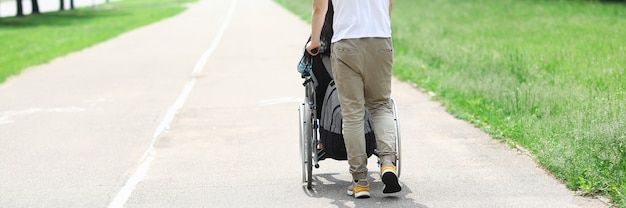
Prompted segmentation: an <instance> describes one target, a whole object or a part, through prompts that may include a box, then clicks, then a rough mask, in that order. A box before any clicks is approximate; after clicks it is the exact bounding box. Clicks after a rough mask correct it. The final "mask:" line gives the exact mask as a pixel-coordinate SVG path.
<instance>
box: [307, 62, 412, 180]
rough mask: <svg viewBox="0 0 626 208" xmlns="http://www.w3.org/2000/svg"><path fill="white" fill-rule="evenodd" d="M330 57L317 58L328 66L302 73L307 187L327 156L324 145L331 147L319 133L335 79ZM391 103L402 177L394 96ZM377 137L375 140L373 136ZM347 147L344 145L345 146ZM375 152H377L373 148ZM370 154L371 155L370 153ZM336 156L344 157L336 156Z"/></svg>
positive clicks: (397, 168) (398, 165) (398, 124)
mask: <svg viewBox="0 0 626 208" xmlns="http://www.w3.org/2000/svg"><path fill="white" fill-rule="evenodd" d="M329 59H330V58H329V57H319V58H314V60H313V61H314V64H321V65H322V66H325V67H313V68H312V70H311V71H310V72H304V73H302V74H301V75H302V78H303V79H304V82H303V86H304V91H305V93H304V95H305V97H304V101H303V102H302V103H301V104H300V106H299V107H298V111H299V122H300V156H301V162H302V182H303V183H306V187H307V188H308V189H311V186H312V182H313V167H315V168H319V167H320V166H319V161H321V160H324V159H326V157H325V156H324V149H325V148H329V147H328V146H327V145H326V144H322V141H323V138H321V137H320V136H321V135H320V125H319V124H320V117H319V115H320V114H321V109H322V105H324V103H322V102H321V101H323V100H324V99H323V98H324V95H325V92H326V88H327V86H328V83H329V82H330V81H331V80H332V77H331V76H330V74H332V73H331V71H330V70H328V69H330V61H329ZM389 104H390V105H391V108H392V109H393V120H394V122H395V125H396V135H395V136H396V142H395V143H396V144H395V149H396V152H397V155H396V161H395V164H396V171H397V174H398V177H400V171H401V167H402V166H401V158H402V157H401V138H400V122H399V120H398V113H397V107H396V103H395V100H394V99H393V98H391V99H390V102H389ZM374 141H375V140H374ZM342 148H343V149H345V147H342ZM374 154H376V153H375V152H374ZM368 156H369V155H368ZM333 159H335V160H344V159H336V158H333Z"/></svg>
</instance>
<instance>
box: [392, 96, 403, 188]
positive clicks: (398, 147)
mask: <svg viewBox="0 0 626 208" xmlns="http://www.w3.org/2000/svg"><path fill="white" fill-rule="evenodd" d="M390 104H391V106H392V109H393V121H394V122H395V123H396V152H397V156H396V170H397V171H398V178H400V172H401V168H402V163H401V159H402V151H401V150H402V139H401V138H400V137H401V136H400V135H401V134H400V120H399V119H398V110H397V109H398V108H397V106H396V101H395V100H394V99H393V98H392V99H391V102H390Z"/></svg>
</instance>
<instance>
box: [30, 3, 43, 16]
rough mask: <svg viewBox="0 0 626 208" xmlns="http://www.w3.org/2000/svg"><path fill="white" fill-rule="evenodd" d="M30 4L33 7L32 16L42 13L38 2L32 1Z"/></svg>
mask: <svg viewBox="0 0 626 208" xmlns="http://www.w3.org/2000/svg"><path fill="white" fill-rule="evenodd" d="M30 2H31V4H32V5H33V13H32V14H41V12H39V3H38V2H37V0H30Z"/></svg>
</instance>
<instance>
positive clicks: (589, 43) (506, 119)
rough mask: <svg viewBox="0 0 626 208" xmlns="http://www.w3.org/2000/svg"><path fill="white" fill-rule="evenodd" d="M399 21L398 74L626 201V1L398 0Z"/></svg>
mask: <svg viewBox="0 0 626 208" xmlns="http://www.w3.org/2000/svg"><path fill="white" fill-rule="evenodd" d="M276 1H277V2H289V3H290V4H295V2H294V1H295V0H276ZM297 2H300V3H301V4H302V5H309V4H310V1H309V0H298V1H297ZM295 7H296V6H290V7H288V8H295ZM300 10H303V11H306V9H299V10H297V11H300ZM309 10H310V6H309ZM309 13H310V11H306V12H304V13H302V14H301V16H304V17H306V18H305V19H307V20H308V19H310V17H308V16H307V14H309ZM392 21H393V26H392V27H393V32H394V33H393V34H394V47H395V55H396V65H395V68H394V73H395V74H396V75H397V76H398V77H400V78H401V79H404V80H410V81H412V82H415V83H417V84H418V85H419V86H421V87H423V88H425V89H427V90H429V91H433V92H435V93H436V94H437V97H436V99H437V100H439V101H440V102H442V103H443V104H444V105H446V106H447V108H448V109H449V111H450V112H451V113H453V114H454V115H456V116H457V117H459V118H463V119H466V120H468V121H470V122H472V123H474V124H476V125H477V126H479V127H481V128H482V129H483V130H485V131H486V132H488V133H490V134H492V135H493V136H494V137H496V138H499V139H502V140H503V141H506V142H507V143H509V144H511V145H521V146H524V147H525V148H526V149H528V150H529V151H530V152H531V153H532V154H533V155H534V156H535V158H536V160H537V161H538V162H539V163H540V164H541V165H543V166H544V167H546V168H547V169H548V170H550V171H551V172H552V173H554V175H555V176H556V177H558V178H561V179H564V180H565V181H566V184H567V186H568V187H569V188H571V189H575V190H580V191H581V192H582V193H584V194H589V195H595V194H600V195H606V196H609V197H610V198H611V199H612V201H613V203H614V204H616V205H617V206H620V207H626V38H624V34H626V5H624V4H617V3H606V4H605V3H595V2H580V1H545V0H544V1H541V0H526V1H522V0H464V1H460V0H433V1H415V0H395V1H394V13H393V19H392Z"/></svg>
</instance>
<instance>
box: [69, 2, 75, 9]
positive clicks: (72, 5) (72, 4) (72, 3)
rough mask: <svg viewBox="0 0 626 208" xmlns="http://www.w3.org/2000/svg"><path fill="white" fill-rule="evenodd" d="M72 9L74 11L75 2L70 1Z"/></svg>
mask: <svg viewBox="0 0 626 208" xmlns="http://www.w3.org/2000/svg"><path fill="white" fill-rule="evenodd" d="M70 9H71V10H74V0H70Z"/></svg>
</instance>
